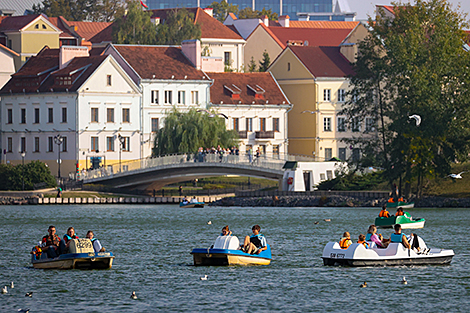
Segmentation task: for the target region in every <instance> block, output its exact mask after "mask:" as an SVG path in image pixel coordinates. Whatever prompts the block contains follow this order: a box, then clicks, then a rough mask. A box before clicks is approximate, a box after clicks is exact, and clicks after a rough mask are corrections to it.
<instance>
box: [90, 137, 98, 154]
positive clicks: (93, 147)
mask: <svg viewBox="0 0 470 313" xmlns="http://www.w3.org/2000/svg"><path fill="white" fill-rule="evenodd" d="M91 151H96V152H98V151H99V147H98V137H91Z"/></svg>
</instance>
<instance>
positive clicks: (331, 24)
mask: <svg viewBox="0 0 470 313" xmlns="http://www.w3.org/2000/svg"><path fill="white" fill-rule="evenodd" d="M359 24H360V22H350V21H289V27H294V28H329V29H349V30H353V29H354V28H356V26H357V25H359Z"/></svg>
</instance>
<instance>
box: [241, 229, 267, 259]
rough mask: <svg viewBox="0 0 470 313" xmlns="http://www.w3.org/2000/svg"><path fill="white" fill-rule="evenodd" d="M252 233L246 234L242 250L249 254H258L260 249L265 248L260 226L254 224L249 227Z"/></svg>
mask: <svg viewBox="0 0 470 313" xmlns="http://www.w3.org/2000/svg"><path fill="white" fill-rule="evenodd" d="M251 230H252V232H253V235H251V236H246V237H245V241H244V243H243V248H242V250H243V251H244V252H246V253H249V254H259V253H260V252H261V251H264V250H267V249H268V247H267V245H268V244H267V242H266V238H265V237H264V235H263V234H261V233H260V231H261V227H260V226H259V225H255V226H253V227H252V228H251Z"/></svg>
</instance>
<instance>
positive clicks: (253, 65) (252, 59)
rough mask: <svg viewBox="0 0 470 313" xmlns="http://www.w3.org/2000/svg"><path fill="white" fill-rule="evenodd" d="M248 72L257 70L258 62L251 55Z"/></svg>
mask: <svg viewBox="0 0 470 313" xmlns="http://www.w3.org/2000/svg"><path fill="white" fill-rule="evenodd" d="M248 72H250V73H253V72H256V62H255V58H253V56H252V57H251V60H250V64H248Z"/></svg>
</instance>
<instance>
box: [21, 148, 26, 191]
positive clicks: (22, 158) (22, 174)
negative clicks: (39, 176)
mask: <svg viewBox="0 0 470 313" xmlns="http://www.w3.org/2000/svg"><path fill="white" fill-rule="evenodd" d="M25 156H26V153H25V152H24V151H23V152H21V163H22V165H23V166H22V173H21V176H22V180H23V191H24V157H25Z"/></svg>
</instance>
